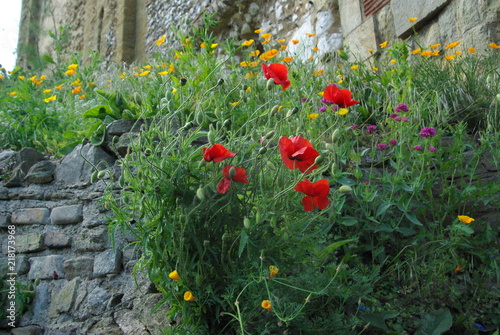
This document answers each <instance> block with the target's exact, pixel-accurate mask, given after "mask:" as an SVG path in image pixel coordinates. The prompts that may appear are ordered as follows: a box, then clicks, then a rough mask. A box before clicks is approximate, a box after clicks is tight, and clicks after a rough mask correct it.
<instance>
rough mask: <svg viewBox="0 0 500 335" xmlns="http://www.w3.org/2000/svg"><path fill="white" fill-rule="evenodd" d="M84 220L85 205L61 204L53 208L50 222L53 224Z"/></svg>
mask: <svg viewBox="0 0 500 335" xmlns="http://www.w3.org/2000/svg"><path fill="white" fill-rule="evenodd" d="M82 220H83V205H71V206H61V207H56V208H53V209H52V212H51V214H50V222H51V223H52V224H70V223H78V222H81V221H82Z"/></svg>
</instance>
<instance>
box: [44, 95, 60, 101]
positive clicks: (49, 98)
mask: <svg viewBox="0 0 500 335" xmlns="http://www.w3.org/2000/svg"><path fill="white" fill-rule="evenodd" d="M56 99H57V96H55V95H53V96H51V97H48V98H46V99H43V101H45V102H51V101H54V100H56Z"/></svg>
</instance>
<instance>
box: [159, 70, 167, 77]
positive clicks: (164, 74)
mask: <svg viewBox="0 0 500 335" xmlns="http://www.w3.org/2000/svg"><path fill="white" fill-rule="evenodd" d="M158 74H159V75H160V76H166V75H167V74H168V72H167V71H162V72H158Z"/></svg>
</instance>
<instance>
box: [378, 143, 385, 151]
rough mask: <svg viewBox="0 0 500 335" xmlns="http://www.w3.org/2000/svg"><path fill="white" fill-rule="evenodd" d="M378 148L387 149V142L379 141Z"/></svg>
mask: <svg viewBox="0 0 500 335" xmlns="http://www.w3.org/2000/svg"><path fill="white" fill-rule="evenodd" d="M377 148H378V150H385V149H387V144H385V143H379V144H377Z"/></svg>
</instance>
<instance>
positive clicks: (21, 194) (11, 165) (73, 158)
mask: <svg viewBox="0 0 500 335" xmlns="http://www.w3.org/2000/svg"><path fill="white" fill-rule="evenodd" d="M117 123H118V125H116V124H115V125H114V126H113V127H111V128H110V131H111V132H113V134H115V135H117V136H119V135H120V134H121V133H122V132H123V124H125V125H126V126H127V125H128V126H129V127H128V128H127V129H126V130H128V129H129V128H130V125H131V124H130V123H127V121H123V122H122V121H119V122H117ZM82 155H83V156H84V157H85V158H86V159H87V160H88V161H89V162H90V163H92V164H93V165H96V166H98V167H100V168H102V169H104V168H105V167H109V166H111V167H112V166H113V164H114V163H115V159H116V158H115V157H114V156H113V155H110V154H108V153H106V152H105V151H104V150H103V149H101V148H100V147H94V146H92V145H90V144H87V145H84V146H82V145H80V146H78V147H77V148H76V149H75V150H74V151H73V152H72V153H70V154H69V155H67V156H66V157H64V158H62V159H58V160H54V159H49V158H47V157H44V156H43V155H42V154H40V153H38V152H36V151H35V150H33V149H30V148H25V149H23V150H21V151H20V152H13V151H4V152H1V153H0V185H2V186H0V235H1V238H0V244H1V250H2V253H1V255H0V264H8V260H10V261H12V258H11V259H8V256H9V252H12V249H11V250H9V244H8V241H9V239H8V236H9V235H12V236H14V238H15V239H14V241H15V245H13V244H10V246H11V248H12V246H15V258H14V262H15V268H13V269H9V270H8V273H13V274H14V277H15V279H16V281H17V282H19V283H24V284H26V285H27V284H28V283H31V284H33V283H34V282H35V280H37V279H38V280H39V284H38V285H37V286H36V287H35V289H34V291H35V292H34V300H33V301H32V302H31V304H30V308H29V310H28V311H26V312H25V313H24V314H23V315H22V316H18V317H16V318H15V320H16V328H13V329H10V328H11V327H9V326H8V324H7V322H9V319H5V318H3V319H2V320H1V321H0V334H8V333H5V332H2V330H1V329H4V330H5V331H7V329H10V331H11V333H10V334H14V335H16V334H17V335H19V334H24V335H39V334H50V335H58V334H60V335H68V334H102V335H113V334H134V335H138V334H161V331H160V329H161V328H164V327H165V325H168V321H169V320H167V317H166V316H165V312H166V310H167V309H166V308H167V307H166V306H164V307H163V308H161V309H160V311H159V312H158V313H156V314H153V315H151V311H152V310H153V308H154V307H155V306H156V304H157V303H158V301H159V300H160V299H161V294H160V293H157V292H156V291H155V289H154V286H153V285H152V284H151V283H150V282H149V281H148V280H147V279H146V278H145V276H144V275H143V274H139V275H138V276H137V282H138V284H139V287H137V286H136V283H135V280H134V276H133V274H132V272H133V267H134V265H135V264H136V262H137V259H138V257H139V255H138V253H137V252H136V251H135V250H134V248H133V247H131V246H130V242H131V238H130V237H129V236H117V237H116V239H115V241H114V243H115V248H113V246H112V241H111V238H110V237H109V236H108V227H107V225H108V221H107V218H109V217H110V215H111V213H110V212H109V211H107V210H106V209H105V208H104V207H103V206H102V205H101V204H100V202H99V198H100V196H101V195H102V194H103V191H104V189H105V183H106V182H109V179H107V178H105V179H104V180H99V181H97V182H96V183H94V184H91V183H90V182H89V178H90V176H91V173H92V172H93V169H92V168H91V166H90V165H89V164H88V163H87V162H85V160H84V159H83V158H82ZM12 228H14V229H12ZM10 265H13V264H12V263H10ZM3 270H4V268H2V271H3ZM2 275H4V273H2ZM9 276H10V275H9ZM9 278H10V277H9ZM5 280H6V279H5ZM2 281H4V279H2ZM18 289H19V288H18ZM16 294H17V295H19V294H21V292H20V291H18V292H16ZM9 301H10V300H8V299H7V296H6V295H5V294H2V295H1V298H0V305H2V306H1V308H2V310H4V311H5V309H6V305H5V304H6V303H8V302H9ZM19 307H20V306H19V304H18V305H17V308H19Z"/></svg>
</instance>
